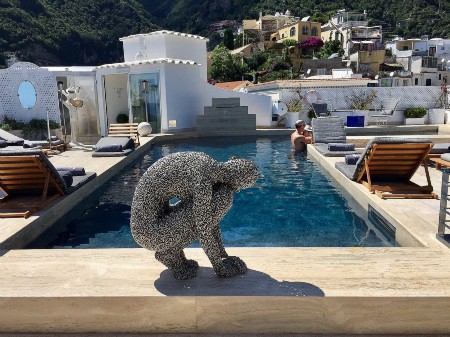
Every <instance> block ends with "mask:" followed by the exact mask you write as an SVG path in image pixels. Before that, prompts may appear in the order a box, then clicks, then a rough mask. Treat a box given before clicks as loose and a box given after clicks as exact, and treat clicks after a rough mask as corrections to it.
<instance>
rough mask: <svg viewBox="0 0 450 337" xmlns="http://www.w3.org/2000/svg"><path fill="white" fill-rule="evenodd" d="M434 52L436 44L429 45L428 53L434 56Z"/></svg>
mask: <svg viewBox="0 0 450 337" xmlns="http://www.w3.org/2000/svg"><path fill="white" fill-rule="evenodd" d="M434 54H436V46H433V47H430V48H429V49H428V55H430V56H434Z"/></svg>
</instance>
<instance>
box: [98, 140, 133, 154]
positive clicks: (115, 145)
mask: <svg viewBox="0 0 450 337" xmlns="http://www.w3.org/2000/svg"><path fill="white" fill-rule="evenodd" d="M134 148H135V143H134V141H133V139H131V138H128V137H104V138H100V140H99V141H98V142H97V144H96V145H95V151H94V153H92V157H122V156H127V155H129V154H130V153H131V152H133V151H134Z"/></svg>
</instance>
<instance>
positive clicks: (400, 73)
mask: <svg viewBox="0 0 450 337" xmlns="http://www.w3.org/2000/svg"><path fill="white" fill-rule="evenodd" d="M391 72H393V73H394V77H411V76H412V72H411V71H407V70H395V71H380V73H379V76H380V78H382V77H390V76H391Z"/></svg>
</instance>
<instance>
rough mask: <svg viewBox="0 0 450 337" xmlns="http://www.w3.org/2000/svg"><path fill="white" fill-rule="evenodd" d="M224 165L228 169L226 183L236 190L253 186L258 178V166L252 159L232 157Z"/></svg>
mask: <svg viewBox="0 0 450 337" xmlns="http://www.w3.org/2000/svg"><path fill="white" fill-rule="evenodd" d="M222 165H223V166H222V167H223V168H224V170H225V171H226V174H225V177H226V180H227V181H224V183H226V184H229V185H230V186H232V187H233V189H234V190H235V191H236V192H237V191H239V190H241V189H243V188H248V187H250V186H253V185H254V184H255V182H256V180H257V179H258V168H257V167H256V164H255V163H254V162H252V161H251V160H248V159H237V158H236V157H231V158H230V160H228V161H227V162H225V163H223V164H222Z"/></svg>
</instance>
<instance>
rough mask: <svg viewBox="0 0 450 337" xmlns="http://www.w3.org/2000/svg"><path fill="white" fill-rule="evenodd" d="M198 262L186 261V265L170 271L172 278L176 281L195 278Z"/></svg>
mask: <svg viewBox="0 0 450 337" xmlns="http://www.w3.org/2000/svg"><path fill="white" fill-rule="evenodd" d="M197 270H198V262H197V261H195V260H187V261H186V263H185V264H184V265H183V266H182V267H179V268H177V269H172V274H173V277H175V278H176V279H177V280H190V279H191V278H194V277H195V276H197Z"/></svg>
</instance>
